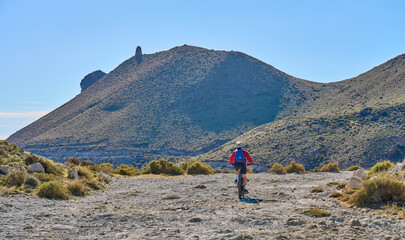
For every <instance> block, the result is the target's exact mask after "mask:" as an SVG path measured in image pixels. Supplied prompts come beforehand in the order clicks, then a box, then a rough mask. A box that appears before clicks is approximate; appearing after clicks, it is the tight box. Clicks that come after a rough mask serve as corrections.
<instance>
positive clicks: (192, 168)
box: [187, 161, 214, 175]
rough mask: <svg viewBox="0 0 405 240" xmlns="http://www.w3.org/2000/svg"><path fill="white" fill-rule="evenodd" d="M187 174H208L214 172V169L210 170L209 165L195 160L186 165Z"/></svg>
mask: <svg viewBox="0 0 405 240" xmlns="http://www.w3.org/2000/svg"><path fill="white" fill-rule="evenodd" d="M187 174H190V175H199V174H203V175H210V174H214V170H212V167H211V166H210V165H207V164H205V163H203V162H201V161H195V162H192V163H191V164H190V165H189V166H188V167H187Z"/></svg>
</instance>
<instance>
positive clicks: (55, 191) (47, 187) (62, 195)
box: [38, 181, 69, 199]
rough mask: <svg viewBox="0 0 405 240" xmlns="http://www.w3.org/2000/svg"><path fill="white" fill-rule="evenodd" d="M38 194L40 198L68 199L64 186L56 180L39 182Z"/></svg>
mask: <svg viewBox="0 0 405 240" xmlns="http://www.w3.org/2000/svg"><path fill="white" fill-rule="evenodd" d="M38 196H39V197H42V198H54V199H69V195H68V190H67V189H66V187H65V186H64V185H63V184H62V183H60V182H56V181H50V182H46V183H43V184H41V186H39V188H38Z"/></svg>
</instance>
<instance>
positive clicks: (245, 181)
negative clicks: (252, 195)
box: [242, 174, 247, 186]
mask: <svg viewBox="0 0 405 240" xmlns="http://www.w3.org/2000/svg"><path fill="white" fill-rule="evenodd" d="M242 176H243V185H245V186H246V185H247V177H246V174H242Z"/></svg>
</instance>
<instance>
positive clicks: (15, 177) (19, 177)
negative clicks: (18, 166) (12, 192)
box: [2, 170, 25, 187]
mask: <svg viewBox="0 0 405 240" xmlns="http://www.w3.org/2000/svg"><path fill="white" fill-rule="evenodd" d="M2 179H3V182H4V183H5V184H7V185H10V186H17V187H20V186H21V185H22V184H23V183H24V179H25V173H24V172H23V171H20V170H12V171H10V173H9V174H8V175H6V176H3V177H2Z"/></svg>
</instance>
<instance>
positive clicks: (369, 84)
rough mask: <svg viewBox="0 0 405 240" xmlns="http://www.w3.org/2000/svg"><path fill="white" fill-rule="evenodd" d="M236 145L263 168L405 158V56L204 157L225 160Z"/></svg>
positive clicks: (333, 86)
mask: <svg viewBox="0 0 405 240" xmlns="http://www.w3.org/2000/svg"><path fill="white" fill-rule="evenodd" d="M236 141H242V142H244V143H246V149H247V150H248V151H250V152H251V154H252V155H253V156H254V158H255V159H256V161H257V162H258V163H259V164H263V165H268V166H270V165H272V164H273V163H275V162H282V163H284V164H287V163H288V162H289V161H290V160H292V159H295V160H297V161H298V162H300V163H302V164H304V165H305V166H306V167H308V168H314V167H319V166H321V165H322V164H324V163H325V162H338V163H340V165H341V166H342V167H347V166H349V165H353V164H360V165H362V166H367V167H368V166H371V165H373V164H374V163H375V162H377V161H379V160H381V159H389V160H392V161H400V160H402V159H403V158H404V156H405V55H400V56H398V57H396V58H394V59H391V60H389V61H388V62H386V63H384V64H382V65H380V66H378V67H375V68H373V69H372V70H370V71H368V72H366V73H364V74H361V75H359V76H358V77H355V78H352V79H348V80H345V81H341V82H335V83H329V84H324V85H323V86H322V90H321V91H316V90H314V91H313V92H312V93H311V94H310V97H309V98H307V99H306V100H305V101H304V102H303V103H302V105H301V107H300V108H298V109H297V111H296V112H295V113H291V112H284V113H282V114H280V115H279V118H278V120H277V121H274V122H271V123H268V124H265V125H263V126H260V127H257V128H255V129H253V130H251V131H249V132H247V133H245V134H243V135H242V136H240V137H238V138H236V139H234V140H233V141H230V142H229V143H227V144H225V145H223V146H221V147H219V148H217V149H215V150H213V151H211V152H209V153H207V154H205V155H202V156H199V159H201V160H210V161H218V160H220V161H223V160H224V159H226V158H227V157H228V155H229V153H230V151H232V148H233V144H234V143H235V142H236Z"/></svg>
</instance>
